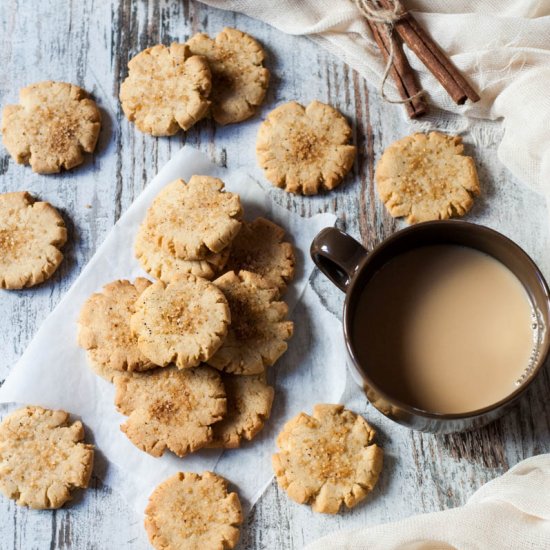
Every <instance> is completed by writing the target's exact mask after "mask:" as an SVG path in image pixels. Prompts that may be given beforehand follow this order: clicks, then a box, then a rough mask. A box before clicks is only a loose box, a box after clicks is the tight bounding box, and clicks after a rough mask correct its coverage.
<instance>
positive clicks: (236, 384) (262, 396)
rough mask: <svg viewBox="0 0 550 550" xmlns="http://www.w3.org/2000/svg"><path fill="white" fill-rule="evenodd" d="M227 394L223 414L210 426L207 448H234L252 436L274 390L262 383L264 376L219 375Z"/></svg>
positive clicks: (260, 425) (260, 424)
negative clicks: (210, 435) (225, 407)
mask: <svg viewBox="0 0 550 550" xmlns="http://www.w3.org/2000/svg"><path fill="white" fill-rule="evenodd" d="M222 379H223V385H224V387H225V393H226V396H227V414H226V415H225V417H224V419H223V420H222V421H221V422H217V423H216V424H214V426H213V427H212V431H213V434H214V435H213V439H212V442H211V443H209V444H208V446H209V447H224V448H225V449H236V448H237V447H240V445H241V441H242V440H243V439H246V440H248V441H250V440H251V439H252V438H254V437H255V436H256V435H257V434H258V433H259V432H260V430H261V429H262V428H263V427H264V424H265V423H266V422H267V420H268V419H269V415H270V414H271V405H272V404H273V397H274V393H275V392H274V390H273V388H272V387H271V386H268V385H267V384H266V383H265V376H264V375H259V376H233V375H231V374H224V375H223V376H222Z"/></svg>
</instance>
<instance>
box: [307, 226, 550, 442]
mask: <svg viewBox="0 0 550 550" xmlns="http://www.w3.org/2000/svg"><path fill="white" fill-rule="evenodd" d="M427 245H459V246H465V247H469V248H473V249H477V250H479V251H481V252H483V253H485V254H488V255H489V256H492V257H493V258H495V259H496V260H498V261H500V262H501V263H502V264H503V265H504V266H506V267H507V268H508V269H509V270H510V271H511V272H512V273H513V274H514V275H515V276H516V277H517V279H518V280H519V281H520V282H521V284H522V285H523V287H524V288H525V290H526V291H527V294H528V296H529V298H530V301H531V303H532V305H533V309H534V310H535V312H536V317H537V326H538V329H537V334H536V340H535V346H534V353H533V356H532V361H531V362H530V364H529V368H528V371H527V372H526V374H525V376H524V377H522V380H521V383H520V384H519V385H518V386H517V388H516V389H515V391H513V392H512V393H510V394H509V395H507V396H506V397H505V398H504V399H501V400H500V401H498V402H496V403H493V404H491V405H489V406H487V407H484V408H481V409H478V410H472V411H468V412H465V413H460V414H454V413H452V414H442V413H436V412H430V411H428V410H421V409H419V408H416V407H414V406H410V405H408V404H407V403H404V402H402V401H399V400H398V399H397V398H395V397H394V396H392V395H390V394H389V393H388V391H387V390H386V391H384V390H382V389H381V388H380V387H379V386H377V384H376V383H375V382H374V381H373V379H372V377H371V376H370V375H369V364H366V363H365V359H364V357H363V363H361V362H360V361H359V359H358V353H357V346H356V343H355V342H354V341H353V337H352V335H353V330H352V323H353V319H354V313H355V308H356V306H357V303H358V298H359V296H360V295H361V292H362V291H363V289H364V288H365V285H366V284H367V283H368V282H369V280H370V279H371V278H372V277H373V275H374V274H375V273H377V271H378V270H379V269H380V268H381V267H382V266H383V265H384V264H386V262H388V261H389V260H391V259H393V258H395V257H396V256H398V255H400V254H402V253H404V252H408V251H410V250H413V249H416V248H419V247H422V246H427ZM311 257H312V258H313V261H314V262H315V263H316V265H317V266H318V267H319V269H320V270H321V271H322V272H323V273H324V274H325V275H326V276H327V277H328V278H329V279H330V280H331V281H332V282H333V283H334V284H335V285H336V286H337V287H338V288H340V290H342V291H343V292H345V294H346V298H345V302H344V313H343V326H344V338H345V342H346V346H347V351H348V366H349V368H350V371H351V374H352V375H353V378H354V379H355V381H356V382H358V383H359V384H360V386H362V387H363V389H364V391H365V393H366V396H367V398H368V399H369V401H370V402H371V403H372V404H373V405H374V406H375V407H376V408H377V409H378V410H379V411H380V412H382V414H384V415H386V416H387V417H389V418H391V419H393V420H395V421H397V422H399V423H400V424H403V425H405V426H407V427H409V428H412V429H415V430H421V431H426V432H432V433H450V432H458V431H464V430H469V429H474V428H478V427H481V426H483V425H485V424H487V423H489V422H491V421H492V420H494V419H496V418H498V417H499V416H501V415H502V414H504V413H505V412H506V411H508V410H509V409H510V408H511V406H512V405H513V403H515V402H516V400H517V399H518V398H519V397H520V396H521V395H522V394H523V393H524V392H525V390H526V389H527V387H528V386H529V385H530V384H531V382H532V381H533V379H534V378H535V377H536V375H537V374H538V373H539V371H540V370H541V367H542V366H543V365H544V363H545V361H546V359H547V357H548V353H549V350H550V337H549V333H548V330H547V327H548V326H549V320H550V299H549V290H548V286H547V284H546V281H545V280H544V277H543V276H542V274H541V272H540V270H539V269H538V267H537V266H536V265H535V263H534V262H533V261H532V260H531V258H530V257H529V256H528V255H527V254H526V253H525V252H524V251H523V250H522V249H521V248H520V247H519V246H518V245H516V244H515V243H514V242H512V241H511V240H510V239H508V238H507V237H505V236H504V235H502V234H500V233H498V232H496V231H494V230H492V229H489V228H487V227H484V226H481V225H476V224H473V223H468V222H463V221H458V220H450V221H434V222H426V223H421V224H418V225H414V226H411V227H408V228H406V229H403V230H401V231H398V232H396V233H394V234H393V235H392V236H390V237H389V238H388V239H386V240H385V241H383V242H382V243H381V244H380V245H378V246H377V247H376V248H374V249H373V250H372V251H370V252H368V251H367V250H366V249H365V248H364V247H363V246H362V245H361V244H359V243H358V242H357V241H356V240H355V239H353V238H352V237H350V236H349V235H347V234H346V233H344V232H343V231H340V230H339V229H336V228H332V227H330V228H326V229H323V230H322V231H321V232H320V233H319V234H318V235H317V236H316V237H315V239H314V240H313V243H312V244H311Z"/></svg>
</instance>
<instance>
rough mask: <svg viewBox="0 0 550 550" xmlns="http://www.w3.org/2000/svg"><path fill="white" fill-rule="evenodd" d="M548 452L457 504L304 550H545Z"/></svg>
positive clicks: (549, 536)
mask: <svg viewBox="0 0 550 550" xmlns="http://www.w3.org/2000/svg"><path fill="white" fill-rule="evenodd" d="M548 548H550V455H548V454H546V455H539V456H535V457H533V458H528V459H527V460H524V461H523V462H520V463H519V464H517V465H516V466H514V467H513V468H511V469H510V470H509V471H508V472H506V473H505V474H504V475H503V476H501V477H499V478H497V479H494V480H492V481H490V482H489V483H486V484H485V485H484V486H483V487H481V489H479V490H478V491H476V492H475V493H474V494H473V495H472V497H471V498H470V500H469V501H468V502H467V504H465V505H464V506H462V507H461V508H455V509H453V510H446V511H444V512H435V513H433V514H424V515H420V516H414V517H411V518H407V519H405V520H403V521H399V522H395V523H387V524H385V525H379V526H378V527H370V528H365V529H359V530H356V531H350V532H348V533H344V532H342V533H334V534H332V535H329V536H327V537H324V538H322V539H319V540H318V541H316V542H314V543H313V544H310V545H309V546H307V548H306V550H344V549H345V550H546V549H548Z"/></svg>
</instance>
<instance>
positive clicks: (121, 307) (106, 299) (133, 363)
mask: <svg viewBox="0 0 550 550" xmlns="http://www.w3.org/2000/svg"><path fill="white" fill-rule="evenodd" d="M150 284H151V281H148V280H147V279H143V278H142V277H138V278H137V279H136V280H135V282H134V283H133V284H132V283H131V282H130V281H126V280H119V281H113V282H112V283H109V284H108V285H105V286H104V287H103V290H102V292H100V293H96V294H92V295H91V296H90V297H89V298H88V300H87V301H86V303H85V304H84V306H83V307H82V310H81V311H80V317H79V319H78V344H79V345H80V347H82V348H84V349H85V350H87V352H88V359H89V361H90V364H91V366H92V368H93V370H94V371H95V372H96V373H97V374H99V376H102V377H103V378H105V379H106V380H108V381H109V382H112V380H113V376H114V375H115V374H116V373H117V372H120V371H143V370H147V369H151V368H154V367H156V365H155V364H154V363H152V362H151V361H150V360H149V359H147V357H145V356H144V355H143V353H141V351H139V349H138V347H137V338H136V337H135V336H132V333H131V330H130V318H131V316H132V315H133V313H135V307H134V305H135V303H136V300H137V299H138V298H139V296H140V295H141V293H142V292H143V291H144V290H145V289H146V288H147V287H148V286H149V285H150Z"/></svg>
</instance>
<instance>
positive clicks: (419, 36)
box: [367, 0, 479, 118]
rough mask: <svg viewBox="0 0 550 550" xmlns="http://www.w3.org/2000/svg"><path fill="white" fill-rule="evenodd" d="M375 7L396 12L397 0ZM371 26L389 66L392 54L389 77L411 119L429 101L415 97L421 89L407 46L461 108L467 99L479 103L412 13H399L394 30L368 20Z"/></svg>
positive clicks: (421, 111) (377, 4) (377, 3)
mask: <svg viewBox="0 0 550 550" xmlns="http://www.w3.org/2000/svg"><path fill="white" fill-rule="evenodd" d="M375 7H380V8H382V9H384V10H388V11H393V10H394V8H395V3H394V2H393V0H377V1H376V3H375ZM367 23H368V25H369V27H370V29H371V31H372V34H373V37H374V39H375V40H376V43H377V44H378V47H379V48H380V51H381V52H382V54H383V56H384V59H385V61H386V62H388V59H389V58H390V52H391V54H392V64H391V67H390V72H389V74H390V76H391V77H392V78H393V80H394V82H395V84H396V86H397V89H398V91H399V95H400V96H401V98H402V99H403V100H409V101H407V102H406V103H404V105H405V107H406V109H407V114H408V115H409V117H410V118H416V117H419V116H421V115H423V114H424V113H425V112H426V100H425V97H424V96H423V95H420V96H418V97H414V96H416V95H417V94H418V93H419V92H420V91H421V89H420V86H419V84H418V81H417V78H416V75H415V73H414V71H413V69H412V67H411V66H410V64H409V62H408V60H407V57H406V55H405V53H404V51H403V42H404V43H405V44H407V46H408V47H409V48H410V49H411V50H412V51H413V52H414V53H415V54H416V55H417V57H418V58H419V59H420V61H422V62H423V63H424V65H425V66H426V68H427V69H428V70H429V71H430V72H431V73H432V75H433V76H434V77H435V78H436V79H437V80H438V81H439V82H440V84H441V85H442V86H443V88H445V90H446V91H447V93H448V94H449V96H450V97H451V98H452V100H453V101H454V102H455V103H456V104H457V105H462V104H463V103H464V102H465V101H466V100H467V99H469V100H470V101H473V102H476V101H479V96H478V94H477V93H476V92H475V90H474V89H473V88H472V87H471V86H470V84H469V83H468V82H467V81H466V79H465V78H464V77H463V76H462V75H461V74H460V72H459V71H458V69H457V68H456V67H455V66H454V64H453V63H452V61H451V60H450V59H449V58H448V57H447V56H446V55H445V53H444V52H443V51H442V50H441V49H440V48H439V46H438V45H437V44H436V43H435V42H434V41H433V40H432V38H430V36H428V34H427V33H426V32H425V31H424V29H423V28H422V27H421V26H420V25H419V24H418V22H417V21H416V19H414V17H413V16H412V15H411V14H410V13H409V12H407V11H404V10H402V11H401V12H400V13H398V14H397V17H396V19H395V21H394V22H393V23H392V25H391V27H390V26H388V25H387V24H386V23H379V22H375V21H374V20H372V19H369V18H368V17H367ZM392 29H393V32H392ZM410 98H414V99H412V100H410Z"/></svg>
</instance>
